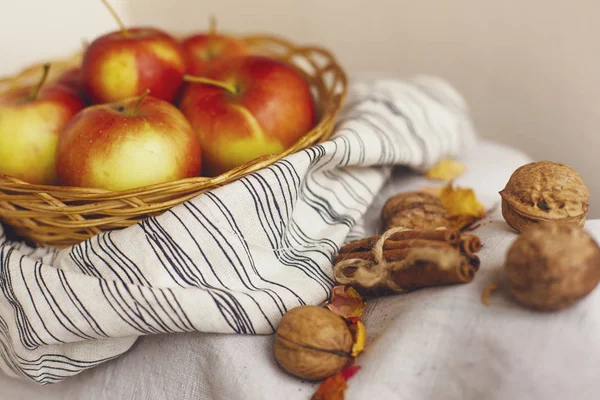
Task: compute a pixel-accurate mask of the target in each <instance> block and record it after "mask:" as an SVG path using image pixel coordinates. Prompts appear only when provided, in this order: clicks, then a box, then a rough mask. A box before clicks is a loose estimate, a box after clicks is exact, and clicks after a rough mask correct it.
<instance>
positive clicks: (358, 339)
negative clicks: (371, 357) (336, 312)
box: [348, 320, 367, 357]
mask: <svg viewBox="0 0 600 400" xmlns="http://www.w3.org/2000/svg"><path fill="white" fill-rule="evenodd" d="M348 329H350V333H352V338H353V339H354V344H353V345H352V354H351V355H352V357H357V356H358V355H359V354H360V353H362V352H363V350H364V349H365V346H366V344H367V328H366V327H365V324H363V323H362V321H360V320H358V321H356V322H352V325H350V326H349V327H348Z"/></svg>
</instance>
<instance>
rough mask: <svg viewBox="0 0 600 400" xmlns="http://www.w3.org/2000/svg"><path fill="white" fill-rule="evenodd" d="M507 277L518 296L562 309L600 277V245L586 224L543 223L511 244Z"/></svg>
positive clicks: (534, 303) (526, 302)
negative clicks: (584, 225)
mask: <svg viewBox="0 0 600 400" xmlns="http://www.w3.org/2000/svg"><path fill="white" fill-rule="evenodd" d="M505 271H506V278H507V281H508V286H509V289H510V292H511V293H512V294H513V296H514V297H515V299H516V300H517V301H518V302H519V303H521V304H523V305H525V306H527V307H530V308H534V309H540V310H558V309H561V308H565V307H568V306H570V305H572V304H574V303H575V302H577V301H578V300H580V299H581V298H583V297H585V296H586V295H587V294H588V293H590V292H591V291H592V290H593V289H594V288H595V287H596V285H597V284H598V282H599V281H600V248H598V245H597V243H596V242H595V241H594V240H593V239H592V237H591V236H590V235H589V234H588V233H586V232H585V231H584V230H583V229H582V228H579V227H574V226H568V225H557V224H549V223H541V224H539V225H534V226H531V227H529V228H528V229H526V230H525V231H523V233H522V234H521V235H520V236H519V237H518V238H517V240H516V241H515V242H514V243H513V244H512V246H511V247H510V248H509V250H508V252H507V255H506V262H505Z"/></svg>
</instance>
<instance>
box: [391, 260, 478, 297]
mask: <svg viewBox="0 0 600 400" xmlns="http://www.w3.org/2000/svg"><path fill="white" fill-rule="evenodd" d="M391 276H392V279H393V281H394V283H395V284H396V285H398V286H400V287H401V288H403V289H406V290H415V289H421V288H426V287H432V286H444V285H453V284H457V283H468V282H471V281H472V280H473V277H474V276H475V270H474V269H473V267H472V266H471V265H470V264H469V262H468V261H467V260H466V259H464V258H461V260H460V261H459V263H457V264H456V265H455V266H454V267H453V268H450V269H441V268H439V265H438V264H436V263H435V262H432V261H424V262H419V261H418V262H415V263H414V264H413V265H412V266H411V267H409V268H406V269H400V270H397V271H394V272H392V275H391Z"/></svg>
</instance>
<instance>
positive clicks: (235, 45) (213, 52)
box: [181, 18, 249, 76]
mask: <svg viewBox="0 0 600 400" xmlns="http://www.w3.org/2000/svg"><path fill="white" fill-rule="evenodd" d="M181 47H182V49H183V54H184V56H185V61H186V64H187V73H188V74H191V75H195V76H201V75H203V74H204V72H205V71H206V69H207V68H208V67H209V66H210V65H211V64H214V62H215V61H217V60H220V59H222V58H227V57H232V56H237V55H240V54H245V53H248V51H249V50H248V46H247V45H246V43H245V42H244V41H242V40H240V39H238V38H235V37H233V36H228V35H222V34H218V33H216V22H215V20H214V18H213V19H211V29H210V31H209V32H208V33H199V34H196V35H192V36H189V37H187V38H186V39H185V40H184V41H183V42H182V43H181Z"/></svg>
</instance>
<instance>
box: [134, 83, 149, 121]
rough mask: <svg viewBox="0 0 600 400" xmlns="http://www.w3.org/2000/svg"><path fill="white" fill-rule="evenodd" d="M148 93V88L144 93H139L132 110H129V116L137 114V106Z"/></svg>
mask: <svg viewBox="0 0 600 400" xmlns="http://www.w3.org/2000/svg"><path fill="white" fill-rule="evenodd" d="M148 93H150V89H146V90H144V93H142V94H141V95H140V97H138V99H137V102H136V103H135V106H134V107H133V110H131V114H129V115H130V116H132V117H135V115H136V114H137V111H138V108H139V106H140V104H141V103H142V100H144V98H145V97H146V96H148Z"/></svg>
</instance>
